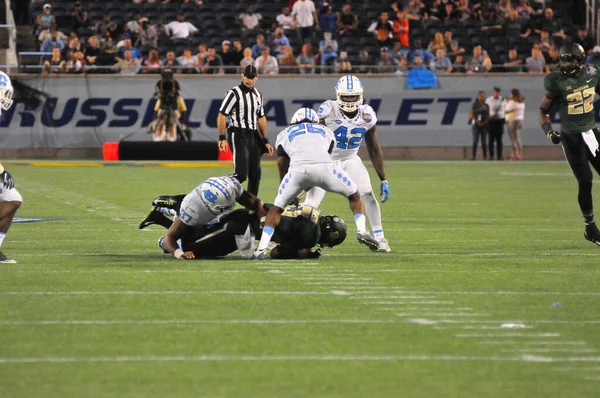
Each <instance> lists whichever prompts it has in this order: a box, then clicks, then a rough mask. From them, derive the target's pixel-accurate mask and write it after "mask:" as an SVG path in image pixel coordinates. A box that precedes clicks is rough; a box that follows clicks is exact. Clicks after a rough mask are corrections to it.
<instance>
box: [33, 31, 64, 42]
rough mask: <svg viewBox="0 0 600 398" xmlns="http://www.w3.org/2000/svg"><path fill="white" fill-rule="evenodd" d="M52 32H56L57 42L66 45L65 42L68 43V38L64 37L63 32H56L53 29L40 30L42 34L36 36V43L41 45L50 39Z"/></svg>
mask: <svg viewBox="0 0 600 398" xmlns="http://www.w3.org/2000/svg"><path fill="white" fill-rule="evenodd" d="M52 32H56V35H57V38H58V39H59V40H62V42H63V43H66V42H67V41H69V38H68V37H67V36H65V34H64V33H63V32H61V31H59V30H56V29H55V28H52V29H46V30H42V32H41V33H40V35H39V36H38V41H39V42H40V43H43V42H45V41H46V40H48V39H51V38H52Z"/></svg>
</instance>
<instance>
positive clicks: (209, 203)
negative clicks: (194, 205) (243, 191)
mask: <svg viewBox="0 0 600 398" xmlns="http://www.w3.org/2000/svg"><path fill="white" fill-rule="evenodd" d="M236 183H237V185H239V184H240V183H239V181H238V180H236V179H235V178H234V177H229V176H228V177H212V178H209V179H208V180H206V181H204V182H203V183H202V184H200V186H199V187H198V189H199V192H198V194H199V195H200V199H201V200H202V202H203V203H204V204H205V205H206V207H207V208H208V209H209V210H210V211H211V212H212V213H214V214H223V213H226V212H228V211H230V210H233V208H234V207H235V203H236V200H237V198H236V191H237V190H238V189H239V187H236Z"/></svg>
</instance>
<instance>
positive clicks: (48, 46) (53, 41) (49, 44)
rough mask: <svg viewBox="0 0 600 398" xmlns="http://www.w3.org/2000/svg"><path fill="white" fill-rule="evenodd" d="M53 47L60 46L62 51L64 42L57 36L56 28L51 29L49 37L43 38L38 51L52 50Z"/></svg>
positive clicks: (47, 51)
mask: <svg viewBox="0 0 600 398" xmlns="http://www.w3.org/2000/svg"><path fill="white" fill-rule="evenodd" d="M54 48H60V51H61V52H62V51H63V50H64V48H65V42H64V41H62V40H61V39H59V38H58V32H57V31H56V30H52V31H51V32H50V38H48V39H46V40H44V42H43V43H42V45H41V47H40V51H41V52H43V53H49V52H52V50H53V49H54Z"/></svg>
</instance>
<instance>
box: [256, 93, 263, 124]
mask: <svg viewBox="0 0 600 398" xmlns="http://www.w3.org/2000/svg"><path fill="white" fill-rule="evenodd" d="M259 95H260V107H259V108H258V109H257V110H256V114H257V115H258V118H259V119H260V118H261V117H263V116H265V108H264V102H263V96H262V94H260V93H259Z"/></svg>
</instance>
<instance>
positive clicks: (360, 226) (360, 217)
mask: <svg viewBox="0 0 600 398" xmlns="http://www.w3.org/2000/svg"><path fill="white" fill-rule="evenodd" d="M354 222H355V223H356V231H357V232H367V219H366V217H365V215H364V214H355V215H354Z"/></svg>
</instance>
